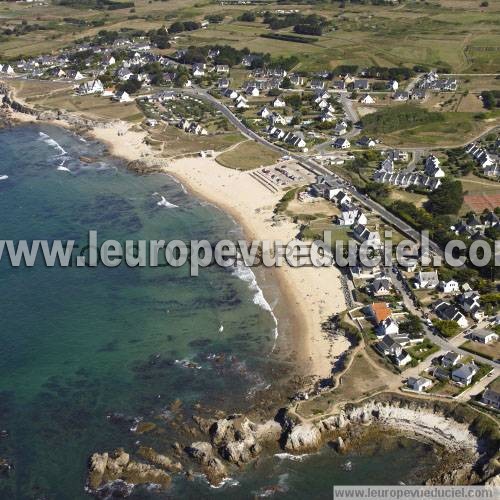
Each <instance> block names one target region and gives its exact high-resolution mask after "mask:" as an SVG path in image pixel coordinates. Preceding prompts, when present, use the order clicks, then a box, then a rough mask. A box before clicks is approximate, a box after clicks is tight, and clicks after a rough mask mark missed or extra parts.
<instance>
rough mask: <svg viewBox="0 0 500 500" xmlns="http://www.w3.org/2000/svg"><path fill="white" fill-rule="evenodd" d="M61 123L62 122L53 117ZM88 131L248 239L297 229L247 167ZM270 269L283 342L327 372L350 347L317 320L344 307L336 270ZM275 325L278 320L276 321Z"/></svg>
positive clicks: (119, 127)
mask: <svg viewBox="0 0 500 500" xmlns="http://www.w3.org/2000/svg"><path fill="white" fill-rule="evenodd" d="M13 117H14V118H16V119H19V120H21V121H24V122H26V121H36V120H35V119H34V117H31V116H28V115H24V114H20V113H14V114H13ZM53 123H54V124H55V125H59V126H64V125H65V124H64V122H61V121H55V122H53ZM91 136H92V137H94V138H95V139H97V140H99V141H101V142H103V143H105V144H106V145H107V146H108V149H109V151H110V153H111V154H113V155H115V156H119V157H122V158H124V159H125V160H128V161H134V160H143V161H147V163H148V164H150V165H151V166H153V165H154V166H155V167H157V168H159V169H161V170H163V171H164V172H165V173H168V174H170V175H172V176H174V177H175V178H177V179H178V180H179V181H180V182H182V183H183V184H184V185H185V186H186V188H188V189H189V190H190V191H191V192H193V193H194V194H195V195H196V196H198V197H200V198H202V199H204V200H206V201H209V202H210V203H212V204H214V205H216V206H217V207H219V208H220V209H222V210H224V211H225V212H227V213H228V214H230V215H231V216H232V217H233V218H234V219H235V220H236V221H237V222H238V223H239V224H240V225H241V226H242V227H243V229H244V231H245V236H246V238H247V239H248V240H250V239H258V240H264V239H266V240H272V241H274V240H280V241H283V242H289V241H291V240H293V239H294V238H295V236H296V235H297V233H298V229H299V228H298V226H297V224H294V223H293V222H292V221H281V222H280V223H279V224H273V221H272V220H271V218H272V216H273V209H274V207H275V206H276V203H277V202H278V201H279V200H280V198H281V197H282V196H283V192H278V193H272V192H271V191H270V190H268V189H267V188H265V187H264V186H263V185H261V184H260V183H259V182H257V181H256V180H255V179H253V178H252V177H251V176H250V174H249V173H248V172H240V171H237V170H233V169H230V168H226V167H223V166H221V165H220V164H219V163H217V161H216V160H215V159H214V158H202V157H189V158H182V159H176V160H173V161H170V160H169V161H167V160H166V159H165V158H155V155H154V153H153V152H152V150H151V149H150V148H149V146H148V145H147V144H146V143H145V142H144V139H145V137H146V132H142V131H140V132H139V131H133V130H130V124H126V123H123V122H113V123H110V124H106V125H105V126H97V127H95V128H94V129H93V130H92V133H91ZM270 272H272V273H273V276H274V277H275V278H276V280H277V281H278V283H279V285H280V290H281V292H282V298H281V301H280V307H279V309H280V310H279V312H278V323H280V320H283V319H284V318H283V316H284V315H286V320H287V322H288V324H290V325H291V326H292V328H293V330H294V335H293V338H294V341H295V339H297V340H296V342H297V345H296V346H293V347H292V346H287V348H288V350H289V351H290V352H293V353H294V355H295V356H296V358H297V368H298V372H299V373H300V374H301V375H311V376H316V377H320V378H324V377H328V376H329V375H330V374H331V369H332V362H333V361H334V360H333V358H334V357H335V356H338V355H340V354H341V353H342V352H344V351H345V350H346V349H347V348H348V347H349V342H348V341H347V339H346V338H344V337H337V338H331V337H328V336H327V335H326V334H325V332H323V331H322V329H321V323H322V322H323V321H324V320H326V319H327V318H328V317H329V316H331V315H332V314H334V313H338V312H341V311H343V310H345V309H346V304H345V299H344V295H343V292H342V288H341V281H340V272H339V270H338V269H336V268H334V267H331V268H319V269H318V268H312V267H300V268H292V267H289V266H287V265H284V266H282V267H278V268H273V269H272V270H271V271H270ZM278 330H279V324H278Z"/></svg>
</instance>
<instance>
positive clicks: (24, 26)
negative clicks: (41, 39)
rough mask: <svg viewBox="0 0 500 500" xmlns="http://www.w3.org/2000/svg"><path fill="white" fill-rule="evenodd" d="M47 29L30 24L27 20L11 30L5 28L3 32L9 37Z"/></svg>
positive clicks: (39, 25)
mask: <svg viewBox="0 0 500 500" xmlns="http://www.w3.org/2000/svg"><path fill="white" fill-rule="evenodd" d="M46 29H47V28H46V27H45V26H42V25H41V24H28V23H27V21H26V20H24V21H23V22H22V23H21V24H18V25H16V26H13V27H11V28H5V29H4V30H3V31H2V34H3V35H7V36H11V35H14V36H20V35H24V34H26V33H30V32H32V31H43V30H46Z"/></svg>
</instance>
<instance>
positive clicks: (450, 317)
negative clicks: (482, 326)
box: [434, 300, 469, 328]
mask: <svg viewBox="0 0 500 500" xmlns="http://www.w3.org/2000/svg"><path fill="white" fill-rule="evenodd" d="M434 312H435V313H436V314H437V315H438V316H439V317H440V318H441V319H444V320H447V321H455V322H456V323H458V326H460V328H467V327H468V326H469V323H468V321H467V318H466V317H465V316H464V315H463V314H462V313H461V312H460V311H459V310H458V309H457V308H456V307H455V306H452V305H451V304H448V302H444V301H442V300H440V301H438V302H437V303H436V304H435V306H434Z"/></svg>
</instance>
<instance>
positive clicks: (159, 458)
mask: <svg viewBox="0 0 500 500" xmlns="http://www.w3.org/2000/svg"><path fill="white" fill-rule="evenodd" d="M137 454H138V455H139V456H140V457H142V458H144V459H145V460H147V461H148V462H149V463H151V464H153V465H157V466H158V467H161V468H162V469H164V470H166V471H170V472H180V471H182V464H181V463H180V462H175V463H174V462H172V460H171V459H170V458H169V457H167V456H166V455H161V454H160V453H157V452H156V451H155V450H154V449H153V448H149V447H147V446H141V447H140V448H139V450H138V451H137Z"/></svg>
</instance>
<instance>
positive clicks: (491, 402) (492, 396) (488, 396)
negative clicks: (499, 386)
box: [481, 387, 500, 410]
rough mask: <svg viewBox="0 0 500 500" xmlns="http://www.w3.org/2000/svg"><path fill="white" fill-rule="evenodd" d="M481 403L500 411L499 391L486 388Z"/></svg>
mask: <svg viewBox="0 0 500 500" xmlns="http://www.w3.org/2000/svg"><path fill="white" fill-rule="evenodd" d="M481 402H482V403H483V404H485V405H488V406H491V407H492V408H496V409H497V410H500V391H498V390H496V389H494V388H493V387H487V388H486V390H485V391H484V392H483V395H482V397H481Z"/></svg>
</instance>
